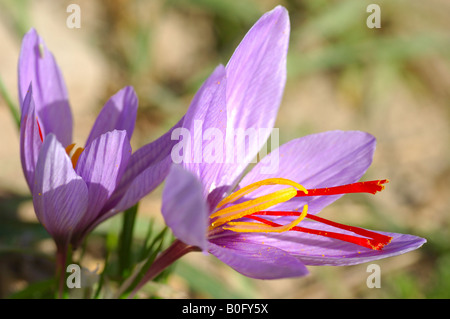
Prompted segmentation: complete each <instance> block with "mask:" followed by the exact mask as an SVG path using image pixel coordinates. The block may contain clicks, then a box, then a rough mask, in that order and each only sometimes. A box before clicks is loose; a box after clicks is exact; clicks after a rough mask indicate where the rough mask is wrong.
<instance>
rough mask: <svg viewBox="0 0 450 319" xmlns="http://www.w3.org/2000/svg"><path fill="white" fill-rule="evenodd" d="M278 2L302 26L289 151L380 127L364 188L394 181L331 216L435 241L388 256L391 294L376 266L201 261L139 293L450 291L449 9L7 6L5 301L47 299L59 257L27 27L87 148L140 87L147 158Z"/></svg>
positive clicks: (1, 131)
mask: <svg viewBox="0 0 450 319" xmlns="http://www.w3.org/2000/svg"><path fill="white" fill-rule="evenodd" d="M71 3H75V4H78V5H79V6H80V8H81V28H79V29H77V28H75V29H69V28H68V27H67V26H66V19H67V18H68V16H69V15H70V13H67V12H66V9H67V6H68V5H69V4H71ZM371 3H376V4H378V5H379V6H380V8H381V28H379V29H376V28H375V29H370V28H368V27H367V26H366V19H367V17H368V16H369V14H370V13H367V12H366V8H367V6H368V5H369V4H371ZM278 4H281V5H283V6H285V7H286V8H287V9H288V11H289V14H290V19H291V40H290V49H289V55H288V79H287V84H286V90H285V94H284V98H283V102H282V105H281V107H280V112H279V115H278V119H277V123H276V127H278V128H279V134H280V144H282V143H284V142H287V141H289V140H290V139H293V138H296V137H300V136H303V135H306V134H310V133H317V132H322V131H326V130H335V129H341V130H363V131H367V132H369V133H371V134H373V135H375V136H376V138H377V150H376V153H375V158H374V162H373V164H372V166H371V167H370V169H369V170H368V172H367V174H366V175H365V177H364V178H363V179H365V180H370V179H383V178H388V179H389V180H390V183H389V184H388V185H387V187H386V190H385V191H383V192H382V193H379V194H377V196H371V195H348V196H345V197H343V198H342V199H340V200H339V201H337V202H335V203H334V204H333V205H331V206H329V207H327V208H326V209H325V210H324V211H323V212H322V213H321V214H322V215H321V216H324V217H326V218H330V219H333V220H334V221H339V222H342V223H347V224H351V225H355V226H360V227H365V228H370V229H375V230H384V231H390V232H402V233H410V234H414V235H417V236H421V237H425V238H426V239H427V240H428V243H426V244H425V245H424V246H423V247H422V248H420V249H419V250H416V251H413V252H410V253H407V254H405V255H401V256H397V257H392V258H388V259H386V260H380V261H376V262H375V263H376V264H378V265H380V267H381V288H373V289H369V288H368V287H367V285H366V279H367V277H368V276H369V275H370V273H368V272H367V271H366V269H367V266H368V265H367V264H362V265H356V266H349V267H309V269H310V271H311V274H310V275H309V276H307V277H303V278H296V279H285V280H274V281H258V280H252V279H249V278H246V277H244V276H242V275H240V274H238V273H236V272H235V271H233V270H232V269H230V268H229V267H228V266H226V265H224V264H222V263H220V262H219V261H218V260H217V259H215V258H214V257H213V256H206V255H203V254H200V253H195V254H189V255H187V256H184V257H183V258H182V259H181V260H179V262H178V263H177V264H176V265H175V266H174V267H172V268H171V269H170V271H168V272H167V273H166V274H165V275H164V276H162V277H161V278H160V279H159V280H158V282H157V283H151V284H148V285H147V286H146V287H145V289H144V290H143V291H142V292H141V295H140V297H142V298H145V297H149V296H151V297H159V298H174V297H175V298H449V297H450V240H449V239H450V236H449V226H450V214H449V207H450V196H449V194H450V150H449V141H450V126H449V123H450V34H449V29H450V2H445V1H440V0H429V1H426V2H423V1H420V0H404V1H403V0H395V1H392V0H391V1H384V0H377V1H376V2H375V1H366V0H355V1H352V0H346V1H333V0H304V1H302V0H285V1H274V0H264V1H256V0H239V1H229V0H184V1H182V0H167V1H163V0H148V1H143V0H142V1H139V0H133V1H125V0H103V1H95V2H94V1H87V0H73V1H50V0H40V1H25V0H19V1H13V0H0V43H1V50H0V77H1V80H2V81H1V90H2V92H3V93H2V98H0V136H1V137H0V298H8V297H25V298H32V297H46V295H45V294H44V293H41V292H43V291H45V290H46V289H47V290H48V284H46V283H47V282H48V280H49V278H51V277H52V276H53V272H54V269H53V258H54V257H53V254H54V249H55V247H54V244H53V241H52V240H51V239H50V238H49V236H48V235H47V234H46V232H45V230H43V228H42V226H40V225H39V223H37V221H36V218H35V215H34V212H33V207H32V202H31V198H30V194H29V191H28V188H27V186H26V183H25V180H24V178H23V174H22V170H21V165H20V159H19V158H20V157H19V134H18V130H17V126H16V123H15V121H14V118H13V116H12V115H11V111H10V110H9V107H10V106H16V107H17V104H18V101H17V61H18V56H19V50H20V45H21V39H22V37H23V35H24V33H26V32H27V31H28V30H29V28H31V27H34V28H36V29H37V31H38V32H39V34H40V35H41V36H42V37H43V38H44V40H45V41H46V44H47V46H48V47H49V49H50V50H51V51H52V52H53V54H54V55H55V57H56V60H57V61H58V63H59V66H60V68H61V70H62V73H63V75H64V78H65V81H66V83H67V86H68V91H69V97H70V103H71V107H72V112H73V115H74V122H75V123H74V142H77V143H78V144H83V143H84V141H85V140H86V138H87V136H88V133H89V130H90V127H91V126H92V124H93V123H94V120H95V117H96V115H97V114H98V112H99V110H100V109H101V107H102V106H103V104H104V103H105V102H106V101H107V99H108V98H109V97H110V96H111V95H112V94H114V93H115V92H116V91H118V90H119V89H121V88H122V87H124V86H125V85H132V86H134V88H135V90H136V92H137V95H138V98H139V113H138V117H137V124H136V129H135V133H134V135H133V139H132V145H133V148H134V149H137V148H138V147H139V146H142V145H144V144H146V143H148V142H150V141H152V140H154V139H155V138H157V137H158V136H160V135H161V134H162V133H164V132H165V131H166V130H167V129H169V128H170V127H171V126H172V125H173V124H175V123H176V122H177V121H178V120H179V119H180V117H181V116H182V115H183V114H184V113H185V111H186V110H187V108H188V106H189V103H190V100H191V99H192V97H193V95H194V94H195V92H196V90H197V89H198V88H199V86H200V84H201V83H202V81H203V80H204V79H205V78H206V77H207V76H208V74H209V73H210V72H211V71H212V70H213V69H214V67H215V66H216V65H217V64H219V63H222V64H226V63H227V61H228V59H229V58H230V56H231V54H232V52H233V51H234V49H235V48H236V46H237V44H238V43H239V42H240V40H241V39H242V37H243V36H244V35H245V33H246V32H247V31H248V29H249V28H250V27H251V26H252V25H253V23H254V22H256V20H257V19H258V18H259V17H260V16H261V15H262V14H263V13H264V12H266V11H269V10H271V9H272V8H273V7H275V6H276V5H278ZM160 194H161V187H160V188H158V189H157V190H156V191H155V192H153V193H152V194H150V195H148V196H147V197H146V198H145V199H144V200H143V201H142V202H141V204H140V206H139V211H138V215H137V220H138V223H137V224H136V225H137V226H136V229H135V231H136V233H135V235H136V238H135V240H136V241H139V240H140V238H143V237H145V236H147V235H146V234H147V224H148V223H149V221H150V220H152V221H153V226H152V227H153V231H154V234H157V233H158V232H159V231H160V230H161V229H163V226H164V225H163V221H162V218H161V217H160V199H159V198H160ZM121 218H122V216H117V217H115V218H114V219H112V220H109V221H108V222H107V223H104V224H102V226H101V227H99V228H98V229H96V231H95V232H94V233H93V234H91V235H90V236H89V237H88V244H87V247H84V255H83V258H82V261H81V263H82V266H83V267H85V268H86V269H89V270H91V271H94V270H95V269H96V268H97V267H98V269H99V270H100V271H101V270H102V269H104V266H105V265H104V260H105V251H107V247H108V245H110V246H111V245H114V243H117V230H118V227H120V224H121V222H122V220H121ZM141 226H142V227H141ZM166 236H169V237H170V234H168V232H166ZM169 241H170V238H168V239H167V240H166V241H164V243H163V244H162V245H163V246H164V245H167V244H168V243H169ZM110 262H111V263H113V262H114V260H111V261H110ZM94 279H95V278H94ZM107 279H108V278H106V279H105V280H107ZM30 287H32V288H30Z"/></svg>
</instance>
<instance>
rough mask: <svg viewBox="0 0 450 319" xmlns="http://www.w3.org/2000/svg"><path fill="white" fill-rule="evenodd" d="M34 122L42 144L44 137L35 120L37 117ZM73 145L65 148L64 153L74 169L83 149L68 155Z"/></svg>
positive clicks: (79, 148)
mask: <svg viewBox="0 0 450 319" xmlns="http://www.w3.org/2000/svg"><path fill="white" fill-rule="evenodd" d="M36 122H37V126H38V130H39V137H40V139H41V142H44V136H43V134H42V129H41V125H40V124H39V119H38V118H37V116H36ZM75 145H76V144H75V143H73V144H70V145H69V146H67V147H66V153H67V155H69V157H70V160H71V162H72V166H73V168H74V169H75V167H76V166H77V163H78V159H79V158H80V155H81V153H83V151H84V148H82V147H78V148H77V149H76V150H75V152H73V154H72V155H70V152H72V150H73V148H74V146H75Z"/></svg>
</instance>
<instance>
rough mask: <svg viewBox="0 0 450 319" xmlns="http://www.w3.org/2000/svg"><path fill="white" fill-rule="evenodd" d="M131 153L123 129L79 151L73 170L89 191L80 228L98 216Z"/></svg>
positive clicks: (110, 133) (102, 137)
mask: <svg viewBox="0 0 450 319" xmlns="http://www.w3.org/2000/svg"><path fill="white" fill-rule="evenodd" d="M130 156H131V146H130V142H129V140H128V137H127V132H126V131H112V132H108V133H105V134H103V135H100V136H99V137H98V138H96V139H94V140H93V141H92V142H91V143H90V144H89V145H88V147H87V148H86V149H85V150H84V151H83V153H82V154H81V156H80V158H79V160H78V163H77V166H76V172H77V173H78V174H79V175H80V176H81V177H82V178H83V180H84V181H85V182H86V185H87V187H88V190H89V205H88V210H87V212H86V215H85V217H84V218H83V222H82V223H81V224H80V225H79V227H80V229H83V228H85V227H87V225H89V224H90V223H91V222H92V221H93V220H95V219H96V218H97V217H98V214H99V213H100V211H101V210H102V208H103V206H104V205H105V203H106V202H107V200H108V199H109V197H110V196H111V194H112V193H113V191H114V190H115V188H116V186H117V184H118V182H119V180H120V178H121V177H122V175H123V172H124V170H125V168H126V165H127V163H128V161H129V159H130Z"/></svg>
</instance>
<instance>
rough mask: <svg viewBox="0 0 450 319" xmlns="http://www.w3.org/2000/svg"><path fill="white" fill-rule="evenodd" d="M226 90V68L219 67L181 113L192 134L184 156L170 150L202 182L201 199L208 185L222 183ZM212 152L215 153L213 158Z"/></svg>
mask: <svg viewBox="0 0 450 319" xmlns="http://www.w3.org/2000/svg"><path fill="white" fill-rule="evenodd" d="M225 93H226V78H225V69H224V67H223V66H218V67H217V68H216V69H215V70H214V72H213V73H212V74H211V75H210V76H209V78H208V79H207V80H206V81H205V83H204V84H203V85H202V87H201V88H200V89H199V90H198V92H197V94H196V95H195V97H194V99H193V101H192V103H191V105H190V107H189V109H188V111H187V113H186V115H185V116H184V122H183V128H182V129H183V130H186V132H188V133H189V135H190V137H191V139H190V148H189V150H187V153H188V154H181V155H184V157H181V156H180V154H179V153H176V152H175V150H176V148H175V149H174V152H173V153H172V159H173V160H174V157H180V160H181V159H182V160H183V162H182V164H183V167H184V168H185V169H186V170H188V171H190V172H192V173H193V174H195V175H196V176H197V177H198V178H199V179H200V180H201V181H202V184H203V186H204V198H206V197H207V195H208V193H209V190H210V187H211V185H214V186H221V185H220V183H219V182H218V181H219V180H220V179H221V178H222V175H223V174H221V170H222V168H223V167H224V164H223V163H224V161H225V157H226V152H225V145H224V143H223V141H224V138H225V136H226V126H227V112H226V108H227V101H226V96H225ZM210 134H211V135H210ZM183 138H184V137H183ZM209 138H211V139H210V140H209ZM180 143H184V141H180ZM210 148H211V149H210ZM212 148H214V150H212ZM185 150H186V149H185ZM185 150H183V151H185ZM209 150H211V152H209ZM212 152H215V154H218V156H217V157H215V158H213V156H214V154H211V153H212ZM211 155H213V156H211ZM175 160H176V159H175Z"/></svg>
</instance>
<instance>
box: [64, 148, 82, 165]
mask: <svg viewBox="0 0 450 319" xmlns="http://www.w3.org/2000/svg"><path fill="white" fill-rule="evenodd" d="M74 146H75V143H73V144H70V145H69V146H67V147H66V153H67V155H69V157H70V160H71V161H72V166H73V169H75V167H76V166H77V163H78V159H79V158H80V155H81V153H83V151H84V148H82V147H78V148H77V149H76V150H75V152H73V155H72V156H70V152H71V151H72V149H73V148H74Z"/></svg>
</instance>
